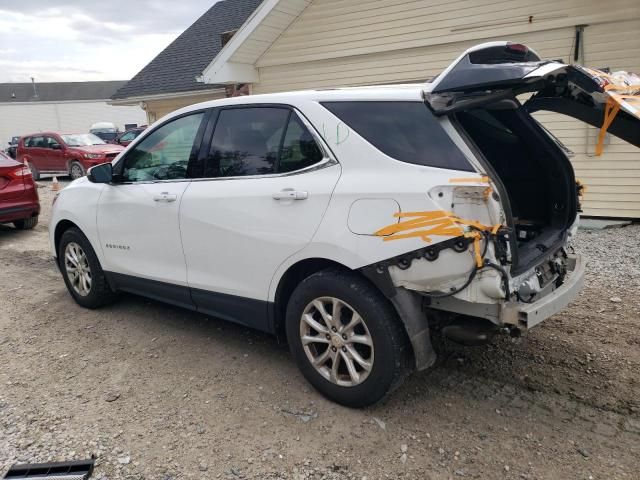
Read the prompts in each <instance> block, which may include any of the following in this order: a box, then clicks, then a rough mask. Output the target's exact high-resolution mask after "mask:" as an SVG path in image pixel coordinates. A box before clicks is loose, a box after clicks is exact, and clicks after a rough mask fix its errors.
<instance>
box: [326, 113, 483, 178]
mask: <svg viewBox="0 0 640 480" xmlns="http://www.w3.org/2000/svg"><path fill="white" fill-rule="evenodd" d="M322 105H323V106H324V107H325V108H327V109H328V110H329V111H330V112H331V113H333V114H334V115H335V116H336V117H338V118H339V119H340V120H342V121H343V122H344V123H345V124H346V125H347V126H348V127H349V128H351V129H353V130H354V131H355V132H357V133H358V134H359V135H360V136H361V137H363V138H364V139H365V140H366V141H368V142H369V143H370V144H372V145H373V146H374V147H376V148H377V149H378V150H380V151H381V152H382V153H384V154H386V155H388V156H390V157H392V158H394V159H396V160H399V161H401V162H406V163H413V164H416V165H424V166H429V167H437V168H448V169H452V170H466V171H473V168H472V167H471V165H470V164H469V162H468V160H467V159H466V157H465V156H464V155H463V153H462V152H461V151H460V149H459V148H458V147H457V146H456V145H455V143H454V142H453V140H452V139H451V138H450V137H449V135H448V134H447V133H446V132H445V131H444V129H443V128H442V126H441V125H440V124H439V122H438V120H437V119H436V118H435V117H434V116H433V114H432V113H431V111H430V110H429V108H428V107H427V106H426V105H425V104H424V103H422V102H375V101H373V102H367V101H359V102H324V103H323V104H322Z"/></svg>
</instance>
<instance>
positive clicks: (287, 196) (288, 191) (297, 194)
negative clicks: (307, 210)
mask: <svg viewBox="0 0 640 480" xmlns="http://www.w3.org/2000/svg"><path fill="white" fill-rule="evenodd" d="M307 198H309V193H308V192H302V191H300V190H294V189H293V188H285V189H283V190H281V191H279V192H276V193H274V194H273V199H274V200H306V199H307Z"/></svg>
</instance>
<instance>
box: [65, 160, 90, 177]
mask: <svg viewBox="0 0 640 480" xmlns="http://www.w3.org/2000/svg"><path fill="white" fill-rule="evenodd" d="M86 174H87V172H85V170H84V167H83V166H82V164H81V163H80V162H78V161H73V162H71V164H70V165H69V176H70V177H71V180H77V179H79V178H81V177H84V176H85V175H86Z"/></svg>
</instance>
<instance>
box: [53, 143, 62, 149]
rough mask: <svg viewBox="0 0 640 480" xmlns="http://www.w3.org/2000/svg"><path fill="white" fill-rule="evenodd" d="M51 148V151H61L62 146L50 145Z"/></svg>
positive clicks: (57, 144)
mask: <svg viewBox="0 0 640 480" xmlns="http://www.w3.org/2000/svg"><path fill="white" fill-rule="evenodd" d="M51 148H52V149H53V150H62V145H60V144H59V143H52V144H51Z"/></svg>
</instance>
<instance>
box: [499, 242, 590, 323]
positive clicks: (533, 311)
mask: <svg viewBox="0 0 640 480" xmlns="http://www.w3.org/2000/svg"><path fill="white" fill-rule="evenodd" d="M567 260H568V262H567V263H568V265H567V272H568V275H567V278H566V279H565V281H564V283H563V284H562V285H560V286H559V287H558V288H556V289H555V290H553V291H552V292H551V293H549V294H548V295H545V296H543V297H541V298H540V299H539V300H538V301H536V302H533V303H528V304H522V303H507V304H506V305H505V306H504V307H503V309H502V312H501V319H502V321H503V322H504V323H506V324H509V325H514V326H516V327H518V328H520V329H523V330H528V329H529V328H533V327H535V326H536V325H538V324H539V323H540V322H542V321H544V320H546V319H547V318H549V317H551V316H552V315H554V314H556V313H558V312H559V311H560V310H562V309H563V308H565V307H566V306H567V305H569V303H571V301H572V300H574V299H575V298H576V297H577V296H578V294H579V293H580V291H581V290H582V286H583V285H584V274H585V262H584V260H583V259H582V257H581V256H580V255H570V256H569V257H568V259H567Z"/></svg>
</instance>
